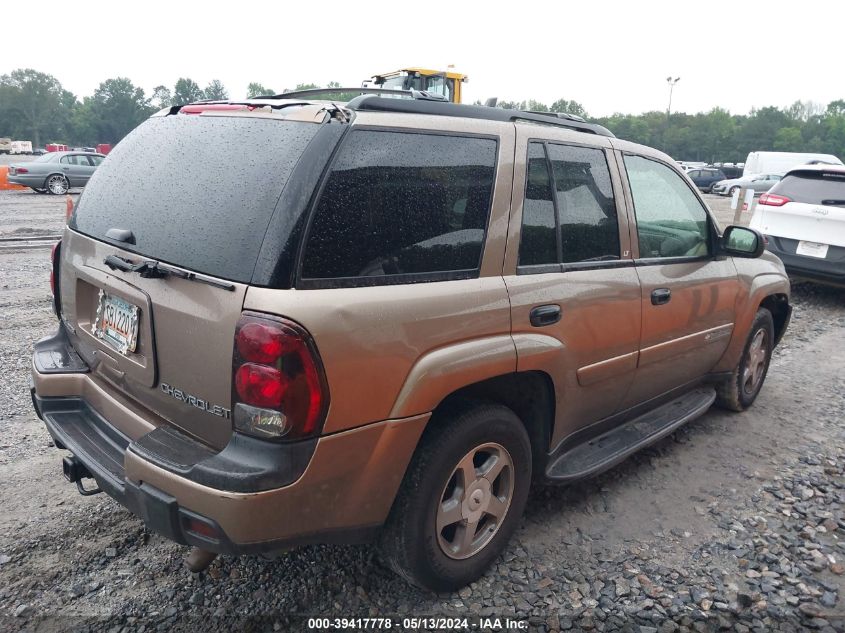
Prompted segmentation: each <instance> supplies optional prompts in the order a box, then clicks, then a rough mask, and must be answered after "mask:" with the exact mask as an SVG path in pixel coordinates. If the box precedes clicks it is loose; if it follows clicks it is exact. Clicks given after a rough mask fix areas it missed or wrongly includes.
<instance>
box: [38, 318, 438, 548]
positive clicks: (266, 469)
mask: <svg viewBox="0 0 845 633" xmlns="http://www.w3.org/2000/svg"><path fill="white" fill-rule="evenodd" d="M59 350H63V351H59ZM62 354H64V357H66V358H70V359H71V360H73V362H74V363H76V360H75V359H74V357H75V354H73V353H72V348H69V345H68V344H67V340H66V338H64V336H63V334H62V330H61V329H60V332H59V334H57V335H56V336H54V337H50V338H47V339H44V340H42V341H40V342H39V343H38V344H36V350H35V354H34V356H33V383H34V386H33V388H32V400H33V405H34V407H35V410H36V412H37V413H38V416H39V417H40V418H41V419H42V420H43V421H44V423H45V425H46V427H47V430H48V431H49V433H50V435H51V436H52V437H53V439H54V440H55V442H56V445H57V447H59V448H66V449H67V450H69V451H71V453H73V455H74V456H75V457H76V459H77V460H78V461H79V462H80V463H81V464H82V465H83V466H84V467H85V468H86V469H87V470H88V472H89V473H91V475H92V476H93V477H94V479H95V480H96V481H97V484H98V486H99V487H100V489H102V490H103V491H104V492H106V493H108V494H109V495H110V496H112V497H113V498H114V499H116V500H117V501H119V502H120V503H121V504H122V505H124V506H125V507H126V508H128V509H129V510H130V511H131V512H132V513H134V514H135V515H137V516H138V517H140V518H141V519H142V520H143V521H144V522H145V523H146V524H147V525H148V526H149V527H150V528H151V529H153V530H154V531H156V532H158V533H160V534H162V535H164V536H166V537H168V538H170V539H171V540H173V541H175V542H177V543H182V544H185V545H195V546H198V547H201V548H202V549H205V550H209V551H214V552H221V553H227V554H241V553H258V552H265V551H272V550H279V549H286V548H289V547H292V546H295V545H302V544H307V543H359V542H366V541H368V540H370V539H371V538H372V537H373V536H374V535H375V533H376V532H377V530H378V528H379V527H380V526H381V524H382V523H383V522H384V520H385V519H386V517H387V513H388V512H389V510H390V506H391V505H392V503H393V498H394V497H395V494H396V491H397V490H398V487H399V484H400V483H401V480H402V477H403V476H404V473H405V469H406V467H407V464H408V462H409V460H410V457H411V455H412V453H413V450H414V448H415V447H416V443H417V441H418V439H419V436H420V434H421V433H422V430H423V428H424V426H425V423H426V422H427V420H428V417H429V416H428V415H423V416H416V417H413V418H407V419H403V420H388V421H384V422H379V423H375V424H369V425H366V426H364V427H359V428H356V429H352V430H349V431H345V432H341V433H337V434H335V435H331V436H327V437H322V438H320V439H319V440H313V441H309V442H299V443H295V444H288V445H282V444H273V443H269V442H263V441H261V440H257V439H254V438H250V437H248V436H244V435H242V434H239V433H233V434H232V439H231V440H230V442H229V444H228V445H227V446H226V447H225V448H224V449H223V450H222V451H215V450H213V449H211V448H209V447H207V446H205V445H204V444H201V443H199V442H197V441H195V440H193V439H192V438H190V437H188V436H187V435H185V434H183V433H181V432H180V431H178V430H176V429H174V428H173V427H169V426H159V427H157V428H156V427H154V426H152V425H149V424H147V425H140V424H139V425H135V426H131V425H130V426H129V427H127V426H126V424H125V421H124V420H121V426H122V427H123V428H118V426H117V425H116V424H114V423H113V421H111V420H110V419H108V415H109V413H111V414H112V415H114V416H115V417H117V416H118V413H116V412H119V411H120V408H119V407H120V406H125V403H120V402H119V401H118V396H115V395H109V391H108V388H107V383H103V382H101V381H99V380H98V379H97V378H96V377H94V376H92V375H91V374H90V372H88V369H87V367H85V366H84V363H82V364H81V365H79V364H69V363H66V362H62V361H61V358H62ZM57 358H58V359H60V360H59V362H58V363H54V364H52V365H50V364H49V363H47V364H46V365H45V362H46V361H48V360H50V359H57ZM76 358H78V357H76ZM71 378H72V379H71ZM57 389H61V390H63V391H65V392H67V393H65V394H63V395H58V394H56V391H57ZM74 392H75V393H74ZM45 394H48V395H45ZM110 400H111V401H110ZM95 402H96V404H97V406H96V407H95V406H94V404H93V403H95ZM104 412H109V413H106V415H104Z"/></svg>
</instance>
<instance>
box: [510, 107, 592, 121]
mask: <svg viewBox="0 0 845 633" xmlns="http://www.w3.org/2000/svg"><path fill="white" fill-rule="evenodd" d="M525 112H528V113H530V114H541V115H543V116H550V117H554V118H557V119H569V120H570V121H580V122H581V123H586V119H585V118H584V117H582V116H578V115H577V114H569V112H543V111H542V110H525Z"/></svg>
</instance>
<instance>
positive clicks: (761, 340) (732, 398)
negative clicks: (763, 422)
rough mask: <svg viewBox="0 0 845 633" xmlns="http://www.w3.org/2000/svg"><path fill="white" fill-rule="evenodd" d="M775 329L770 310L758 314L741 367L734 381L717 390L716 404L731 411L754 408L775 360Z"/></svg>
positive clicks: (736, 370) (743, 354)
mask: <svg viewBox="0 0 845 633" xmlns="http://www.w3.org/2000/svg"><path fill="white" fill-rule="evenodd" d="M774 341H775V325H774V320H773V319H772V313H771V312H769V311H768V310H767V309H766V308H760V309H759V310H757V314H756V316H755V317H754V322H753V323H752V324H751V331H750V332H749V333H748V340H747V341H746V342H745V348H744V349H743V352H742V358H741V359H740V361H739V365H737V366H736V368H735V369H734V370H733V373H732V374H731V378H730V380H728V381H727V382H725V383H724V384H722V385H720V386H719V387H718V388H717V389H716V404H717V405H718V406H719V407H721V408H723V409H728V410H729V411H745V410H746V409H747V408H748V407H750V406H751V405H752V404H754V400H756V399H757V395H758V394H759V393H760V389H761V388H762V387H763V382H765V380H766V374H767V373H768V371H769V363H770V362H771V359H772V350H773V349H774Z"/></svg>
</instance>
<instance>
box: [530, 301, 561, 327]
mask: <svg viewBox="0 0 845 633" xmlns="http://www.w3.org/2000/svg"><path fill="white" fill-rule="evenodd" d="M560 317H561V309H560V306H559V305H555V304H551V305H546V306H537V307H536V308H534V309H532V310H531V314H530V315H529V319H530V321H531V325H533V326H534V327H543V326H546V325H554V324H555V323H557V322H558V321H560Z"/></svg>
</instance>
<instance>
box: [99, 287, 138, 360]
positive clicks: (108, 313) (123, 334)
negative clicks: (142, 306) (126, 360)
mask: <svg viewBox="0 0 845 633" xmlns="http://www.w3.org/2000/svg"><path fill="white" fill-rule="evenodd" d="M140 312H141V311H140V310H139V309H138V306H136V305H132V304H131V303H128V302H126V301H124V300H123V299H121V298H120V297H115V296H114V295H111V294H108V293H107V292H103V291H102V290H101V291H100V300H99V303H98V305H97V317H96V319H95V320H94V328H93V329H94V336H96V337H97V338H98V339H100V340H102V341H105V342H106V343H108V344H109V345H110V346H112V347H113V348H114V349H116V350H117V351H118V352H120V353H121V354H128V353H129V352H134V351H135V346H136V345H137V344H138V316H139V314H140Z"/></svg>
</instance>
